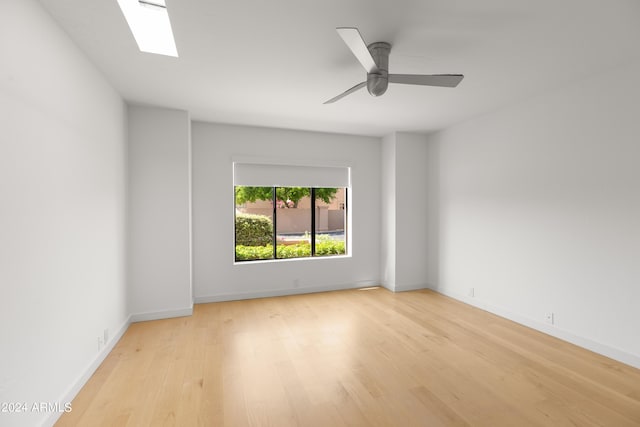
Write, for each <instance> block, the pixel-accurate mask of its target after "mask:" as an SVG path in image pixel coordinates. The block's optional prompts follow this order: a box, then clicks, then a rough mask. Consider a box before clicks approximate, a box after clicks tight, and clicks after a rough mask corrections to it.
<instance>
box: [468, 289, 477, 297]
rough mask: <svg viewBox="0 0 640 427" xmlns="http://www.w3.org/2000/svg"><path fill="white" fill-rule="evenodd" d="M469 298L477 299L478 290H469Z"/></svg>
mask: <svg viewBox="0 0 640 427" xmlns="http://www.w3.org/2000/svg"><path fill="white" fill-rule="evenodd" d="M469 296H470V297H475V296H476V290H475V289H474V288H469Z"/></svg>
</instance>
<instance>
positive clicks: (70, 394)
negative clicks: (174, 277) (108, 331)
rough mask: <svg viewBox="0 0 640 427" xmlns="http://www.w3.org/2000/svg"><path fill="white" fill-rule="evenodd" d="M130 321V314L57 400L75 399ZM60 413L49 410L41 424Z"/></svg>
mask: <svg viewBox="0 0 640 427" xmlns="http://www.w3.org/2000/svg"><path fill="white" fill-rule="evenodd" d="M131 323H132V320H131V316H129V317H128V318H127V320H125V322H124V323H123V324H122V326H120V328H119V329H118V332H116V334H115V335H114V336H113V337H112V338H111V339H110V340H109V341H108V342H107V343H106V345H105V346H104V347H103V348H102V350H100V352H99V353H98V355H97V356H96V358H95V359H93V361H92V362H91V363H90V364H89V366H87V368H86V369H85V370H84V373H83V374H82V375H80V376H79V377H78V378H77V379H76V380H75V381H74V382H73V384H72V385H71V387H70V388H69V389H68V390H67V391H66V392H65V393H64V394H63V395H62V398H60V400H58V402H62V403H63V404H64V403H67V402H72V401H73V399H75V397H76V396H77V394H78V393H79V392H80V390H82V387H84V386H85V384H86V383H87V381H89V379H90V378H91V376H92V375H93V374H94V373H95V372H96V370H97V369H98V368H99V367H100V365H101V364H102V362H104V359H106V358H107V356H108V355H109V353H111V351H112V350H113V348H114V347H115V345H116V344H117V343H118V341H120V338H122V336H123V335H124V333H125V332H126V331H127V329H129V325H131ZM61 415H62V413H60V412H57V411H54V412H51V413H50V414H49V416H48V417H47V418H46V419H45V420H44V422H43V423H42V426H43V427H49V426H53V425H54V424H55V423H56V422H57V421H58V419H59V418H60V416H61Z"/></svg>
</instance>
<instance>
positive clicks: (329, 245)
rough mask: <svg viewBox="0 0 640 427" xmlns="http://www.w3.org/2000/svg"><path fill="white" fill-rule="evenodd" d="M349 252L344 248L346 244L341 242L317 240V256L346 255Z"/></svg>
mask: <svg viewBox="0 0 640 427" xmlns="http://www.w3.org/2000/svg"><path fill="white" fill-rule="evenodd" d="M346 252H347V251H346V250H345V247H344V242H343V241H340V240H324V241H318V240H316V255H317V256H327V255H344V254H345V253H346Z"/></svg>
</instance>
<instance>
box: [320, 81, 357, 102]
mask: <svg viewBox="0 0 640 427" xmlns="http://www.w3.org/2000/svg"><path fill="white" fill-rule="evenodd" d="M366 85H367V82H362V83H358V84H357V85H355V86H354V87H352V88H351V89H348V90H346V91H344V92H342V93H341V94H340V95H338V96H336V97H335V98H331V99H330V100H328V101H327V102H323V104H333V103H334V102H336V101H338V100H340V99H342V98H344V97H345V96H347V95H349V94H350V93H353V92H355V91H357V90H359V89H362V88H363V87H365V86H366Z"/></svg>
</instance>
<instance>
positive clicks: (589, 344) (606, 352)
mask: <svg viewBox="0 0 640 427" xmlns="http://www.w3.org/2000/svg"><path fill="white" fill-rule="evenodd" d="M431 289H433V290H434V291H435V292H438V293H440V294H442V295H446V296H448V297H451V298H453V299H456V300H458V301H461V302H464V303H465V304H469V305H472V306H474V307H477V308H480V309H482V310H485V311H488V312H490V313H493V314H495V315H498V316H500V317H504V318H505V319H509V320H511V321H514V322H516V323H519V324H521V325H524V326H527V327H529V328H531V329H535V330H537V331H539V332H542V333H545V334H547V335H551V336H552V337H555V338H559V339H561V340H563V341H567V342H569V343H571V344H575V345H577V346H578V347H582V348H585V349H587V350H590V351H593V352H594V353H598V354H601V355H603V356H606V357H609V358H611V359H613V360H617V361H618V362H621V363H624V364H626V365H629V366H633V367H634V368H638V369H640V356H637V355H635V354H631V353H627V352H625V351H623V350H620V349H618V348H615V347H611V346H608V345H606V344H602V343H599V342H597V341H593V340H591V339H589V338H585V337H582V336H579V335H575V334H573V333H571V332H569V331H566V330H564V329H560V328H557V327H555V326H553V325H549V324H546V323H543V322H539V321H537V320H533V319H530V318H528V317H526V316H522V315H520V314H517V313H513V312H511V311H509V310H507V309H504V308H502V307H498V306H495V305H492V304H490V303H488V302H486V301H482V300H480V299H478V298H475V297H470V296H466V295H463V294H459V293H457V292H452V291H449V290H446V289H438V288H431Z"/></svg>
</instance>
